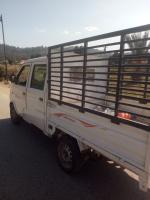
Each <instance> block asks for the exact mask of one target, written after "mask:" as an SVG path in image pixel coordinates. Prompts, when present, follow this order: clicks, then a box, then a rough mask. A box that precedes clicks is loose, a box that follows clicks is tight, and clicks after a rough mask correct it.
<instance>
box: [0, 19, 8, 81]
mask: <svg viewBox="0 0 150 200" xmlns="http://www.w3.org/2000/svg"><path fill="white" fill-rule="evenodd" d="M0 22H1V24H2V35H3V49H4V60H5V80H6V81H7V79H8V77H7V60H6V46H5V35H4V24H3V17H2V15H1V16H0Z"/></svg>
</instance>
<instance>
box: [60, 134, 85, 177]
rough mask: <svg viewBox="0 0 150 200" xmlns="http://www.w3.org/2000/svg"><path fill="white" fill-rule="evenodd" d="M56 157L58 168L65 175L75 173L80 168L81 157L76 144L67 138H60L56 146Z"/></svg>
mask: <svg viewBox="0 0 150 200" xmlns="http://www.w3.org/2000/svg"><path fill="white" fill-rule="evenodd" d="M57 157H58V163H59V165H60V167H61V168H62V169H63V170H64V171H65V172H66V173H69V174H71V173H74V172H77V171H79V169H80V168H81V166H82V156H81V153H80V150H79V146H78V143H77V141H76V140H75V139H74V138H71V137H69V136H63V137H62V138H60V140H59V142H58V146H57Z"/></svg>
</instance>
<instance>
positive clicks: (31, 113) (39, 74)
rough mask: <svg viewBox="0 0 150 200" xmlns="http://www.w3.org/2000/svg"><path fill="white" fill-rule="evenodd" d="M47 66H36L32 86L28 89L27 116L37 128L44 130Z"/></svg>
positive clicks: (33, 69)
mask: <svg viewBox="0 0 150 200" xmlns="http://www.w3.org/2000/svg"><path fill="white" fill-rule="evenodd" d="M45 77H46V64H34V65H33V66H32V75H31V80H30V84H29V85H28V88H27V116H28V120H29V121H30V122H31V123H33V124H34V125H35V126H37V127H38V128H40V129H41V130H44V125H45V118H44V117H45V95H44V86H45Z"/></svg>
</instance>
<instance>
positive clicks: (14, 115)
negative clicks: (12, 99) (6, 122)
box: [10, 103, 21, 124]
mask: <svg viewBox="0 0 150 200" xmlns="http://www.w3.org/2000/svg"><path fill="white" fill-rule="evenodd" d="M10 118H11V121H12V123H13V124H19V123H20V121H21V117H20V116H19V115H18V114H17V112H16V110H15V107H14V105H13V104H12V103H11V104H10Z"/></svg>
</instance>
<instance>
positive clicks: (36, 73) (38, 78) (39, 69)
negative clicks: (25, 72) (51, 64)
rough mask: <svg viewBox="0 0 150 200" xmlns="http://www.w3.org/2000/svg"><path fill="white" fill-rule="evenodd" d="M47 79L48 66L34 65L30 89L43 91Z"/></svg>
mask: <svg viewBox="0 0 150 200" xmlns="http://www.w3.org/2000/svg"><path fill="white" fill-rule="evenodd" d="M45 77H46V65H44V64H40V65H34V69H33V73H32V78H31V85H30V88H34V89H38V90H43V89H44V83H45Z"/></svg>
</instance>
